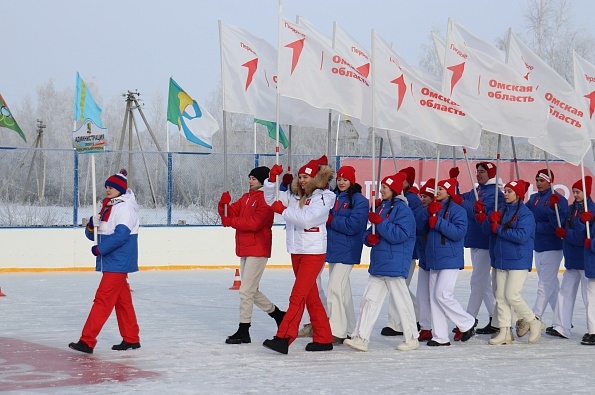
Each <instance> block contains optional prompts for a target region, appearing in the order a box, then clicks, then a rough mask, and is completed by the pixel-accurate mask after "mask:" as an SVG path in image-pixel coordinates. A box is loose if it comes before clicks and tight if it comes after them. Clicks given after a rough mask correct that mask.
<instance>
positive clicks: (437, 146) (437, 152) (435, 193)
mask: <svg viewBox="0 0 595 395" xmlns="http://www.w3.org/2000/svg"><path fill="white" fill-rule="evenodd" d="M439 168H440V144H436V178H434V180H436V187H435V188H434V201H436V195H438V180H439V178H438V169H439ZM434 215H436V214H434Z"/></svg>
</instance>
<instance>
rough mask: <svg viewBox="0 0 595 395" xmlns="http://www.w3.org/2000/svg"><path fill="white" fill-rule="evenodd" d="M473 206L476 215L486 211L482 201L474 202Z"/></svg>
mask: <svg viewBox="0 0 595 395" xmlns="http://www.w3.org/2000/svg"><path fill="white" fill-rule="evenodd" d="M474 206H475V212H476V213H483V212H485V211H486V207H485V206H484V204H483V201H481V200H476V201H475V204H474Z"/></svg>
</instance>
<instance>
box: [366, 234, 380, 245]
mask: <svg viewBox="0 0 595 395" xmlns="http://www.w3.org/2000/svg"><path fill="white" fill-rule="evenodd" d="M379 241H380V235H379V234H378V233H370V234H369V235H368V236H366V243H368V244H369V245H371V246H375V245H376V244H378V242H379Z"/></svg>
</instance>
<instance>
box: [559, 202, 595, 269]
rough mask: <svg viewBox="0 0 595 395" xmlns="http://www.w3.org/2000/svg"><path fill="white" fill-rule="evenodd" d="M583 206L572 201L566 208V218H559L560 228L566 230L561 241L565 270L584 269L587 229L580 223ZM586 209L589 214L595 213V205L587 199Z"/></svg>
mask: <svg viewBox="0 0 595 395" xmlns="http://www.w3.org/2000/svg"><path fill="white" fill-rule="evenodd" d="M582 207H583V205H582V204H581V203H579V202H577V201H574V202H573V203H572V204H571V205H569V206H568V211H567V212H568V214H567V216H566V218H561V220H562V221H563V222H562V227H563V228H564V229H566V237H565V238H564V240H563V241H562V250H563V251H564V267H565V268H566V269H574V270H584V269H585V238H586V237H587V228H586V226H585V224H583V223H582V222H581V219H580V218H581V213H582V212H583V208H582ZM587 207H588V208H589V211H590V212H594V211H595V203H593V201H592V200H591V198H589V199H588V200H587Z"/></svg>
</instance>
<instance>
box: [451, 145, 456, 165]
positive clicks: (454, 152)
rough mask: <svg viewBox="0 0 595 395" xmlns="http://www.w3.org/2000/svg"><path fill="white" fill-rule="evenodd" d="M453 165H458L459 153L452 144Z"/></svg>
mask: <svg viewBox="0 0 595 395" xmlns="http://www.w3.org/2000/svg"><path fill="white" fill-rule="evenodd" d="M452 167H457V153H456V147H455V146H454V145H453V146H452Z"/></svg>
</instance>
